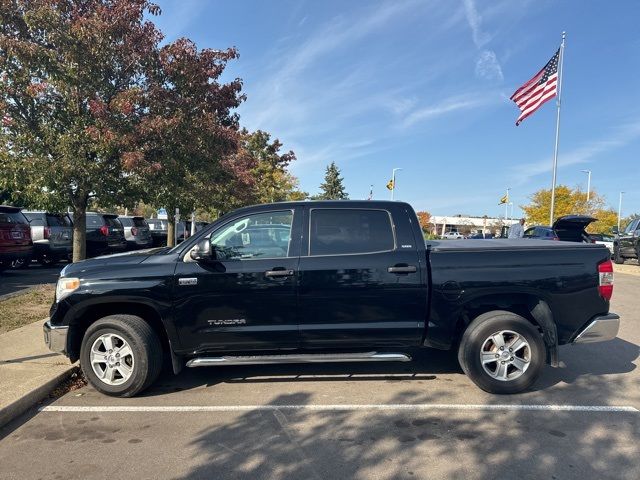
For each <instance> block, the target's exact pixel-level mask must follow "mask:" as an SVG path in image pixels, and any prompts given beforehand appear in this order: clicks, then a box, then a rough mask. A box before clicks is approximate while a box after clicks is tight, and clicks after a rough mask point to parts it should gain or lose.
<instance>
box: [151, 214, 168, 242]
mask: <svg viewBox="0 0 640 480" xmlns="http://www.w3.org/2000/svg"><path fill="white" fill-rule="evenodd" d="M147 225H149V231H150V232H151V241H152V245H153V246H154V247H165V246H166V245H167V229H168V225H169V224H168V222H167V220H163V219H160V218H148V219H147Z"/></svg>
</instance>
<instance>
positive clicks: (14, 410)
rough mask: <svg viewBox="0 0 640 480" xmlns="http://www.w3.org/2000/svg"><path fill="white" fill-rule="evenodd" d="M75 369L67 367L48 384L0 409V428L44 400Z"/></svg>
mask: <svg viewBox="0 0 640 480" xmlns="http://www.w3.org/2000/svg"><path fill="white" fill-rule="evenodd" d="M76 368H77V365H76V364H72V365H69V368H68V369H67V370H65V371H64V372H62V373H60V374H59V375H57V376H56V377H54V378H52V379H51V380H49V381H48V382H45V383H43V384H42V385H40V386H38V387H36V388H34V389H33V390H31V391H30V392H28V393H27V394H25V395H23V396H22V397H21V398H19V399H18V400H16V401H15V402H13V403H11V404H9V405H7V406H6V407H4V408H1V409H0V428H2V427H4V426H5V425H6V424H7V423H9V422H11V421H12V420H14V419H16V418H17V417H19V416H20V415H22V414H23V413H24V412H26V411H27V410H29V409H30V408H31V407H33V406H34V405H36V404H37V403H38V402H40V401H41V400H43V399H45V398H46V397H47V396H48V395H49V394H50V393H51V392H52V391H53V390H54V389H55V388H56V387H57V386H58V385H60V384H61V383H62V382H64V381H65V380H67V379H68V378H69V377H70V376H71V374H72V373H73V372H74V371H75V369H76Z"/></svg>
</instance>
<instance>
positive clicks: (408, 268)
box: [387, 265, 418, 273]
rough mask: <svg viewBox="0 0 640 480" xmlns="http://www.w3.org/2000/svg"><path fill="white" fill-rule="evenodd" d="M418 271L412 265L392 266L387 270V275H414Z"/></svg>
mask: <svg viewBox="0 0 640 480" xmlns="http://www.w3.org/2000/svg"><path fill="white" fill-rule="evenodd" d="M417 271H418V269H417V268H416V267H415V266H414V265H394V266H393V267H389V268H387V272H389V273H416V272H417Z"/></svg>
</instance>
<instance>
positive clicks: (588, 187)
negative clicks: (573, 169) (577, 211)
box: [580, 170, 591, 203]
mask: <svg viewBox="0 0 640 480" xmlns="http://www.w3.org/2000/svg"><path fill="white" fill-rule="evenodd" d="M580 171H581V172H582V173H586V174H587V203H589V193H590V192H591V170H580Z"/></svg>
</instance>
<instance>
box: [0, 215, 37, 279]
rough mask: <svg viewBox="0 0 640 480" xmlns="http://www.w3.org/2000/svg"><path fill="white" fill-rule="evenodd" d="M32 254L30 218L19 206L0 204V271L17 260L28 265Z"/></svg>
mask: <svg viewBox="0 0 640 480" xmlns="http://www.w3.org/2000/svg"><path fill="white" fill-rule="evenodd" d="M32 256H33V243H32V242H31V229H30V228H29V220H27V218H26V217H25V216H24V215H23V214H22V212H21V211H20V209H19V208H17V207H9V206H7V205H0V271H2V270H5V269H6V268H9V267H10V266H11V264H12V263H14V262H16V261H19V262H20V264H21V265H28V264H29V262H30V261H31V257H32Z"/></svg>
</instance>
